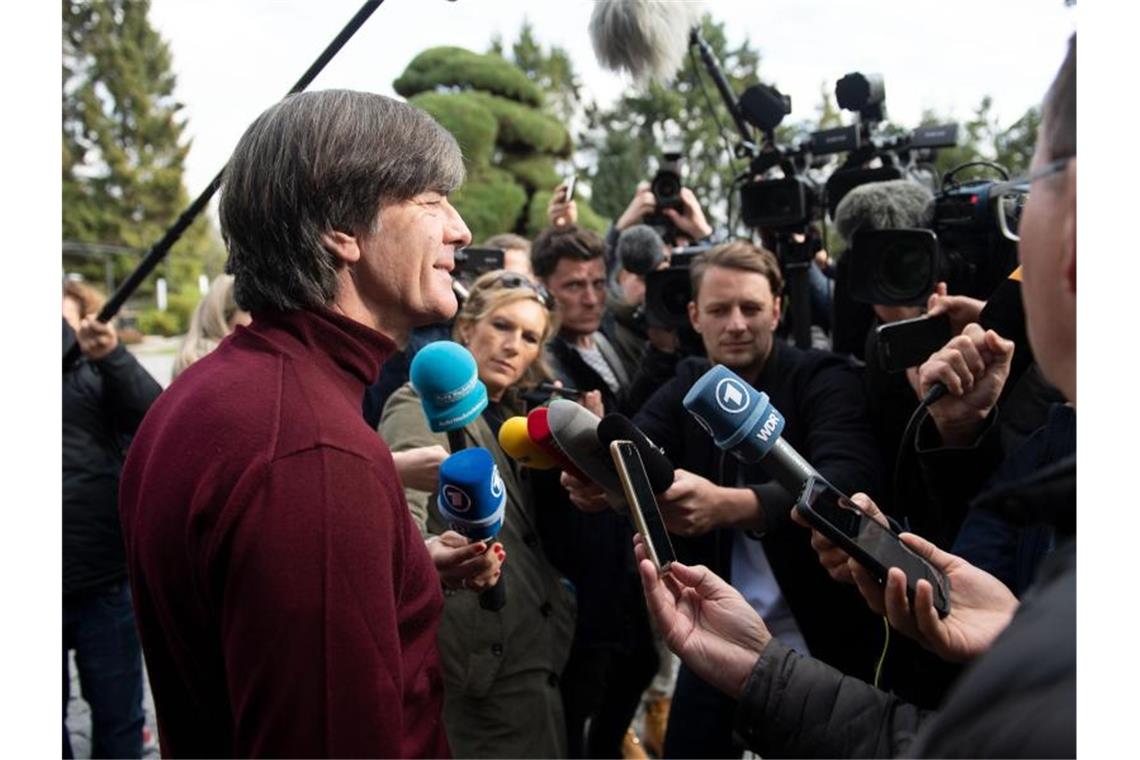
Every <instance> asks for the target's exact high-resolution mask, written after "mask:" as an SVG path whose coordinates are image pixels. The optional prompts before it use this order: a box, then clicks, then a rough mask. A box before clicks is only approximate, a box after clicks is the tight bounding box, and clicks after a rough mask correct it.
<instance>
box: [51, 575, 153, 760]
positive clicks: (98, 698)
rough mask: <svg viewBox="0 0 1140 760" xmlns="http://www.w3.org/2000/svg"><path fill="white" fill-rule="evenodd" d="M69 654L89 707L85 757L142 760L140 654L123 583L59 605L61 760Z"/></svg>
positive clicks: (66, 741) (66, 745)
mask: <svg viewBox="0 0 1140 760" xmlns="http://www.w3.org/2000/svg"><path fill="white" fill-rule="evenodd" d="M72 649H74V650H75V665H76V667H77V668H78V669H79V686H80V690H81V692H82V694H83V699H84V700H85V701H86V702H87V704H88V705H89V706H90V707H91V757H142V750H143V724H144V722H145V720H146V716H145V715H144V713H143V669H142V649H141V647H140V646H139V637H138V633H137V632H136V631H135V615H134V610H133V609H131V593H130V586H129V585H128V584H127V581H126V579H123V580H121V581H117V582H115V583H112V584H110V585H108V586H103V587H101V588H98V589H93V590H91V591H86V592H82V593H80V594H76V595H74V596H71V597H64V600H63V756H64V757H68V758H69V757H73V755H72V752H71V741H70V738H69V737H68V734H67V703H68V700H69V699H70V698H71V673H70V668H69V666H68V658H67V655H68V652H69V651H70V650H72Z"/></svg>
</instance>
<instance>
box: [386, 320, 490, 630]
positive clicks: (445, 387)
mask: <svg viewBox="0 0 1140 760" xmlns="http://www.w3.org/2000/svg"><path fill="white" fill-rule="evenodd" d="M408 375H409V379H410V380H411V383H412V387H413V388H415V390H416V393H417V394H419V397H420V404H421V405H422V407H423V410H424V416H425V417H426V418H427V421H428V427H430V428H431V431H432V432H433V433H447V445H448V447H449V448H450V449H451V456H449V457H448V458H447V459H445V460H443V462H442V463H441V464H440V466H439V497H438V499H437V507H438V508H439V512H440V515H441V516H442V517H443V519H444V521H446V522H447V523H448V525H450V526H451V528H452V530H455V531H456V532H457V533H459V534H461V535H464V536H466V537H467V538H468V539H469V540H471V541H483V540H489V539H493V538H494V537H495V536H497V535H498V534H499V530H500V529H501V528H502V526H503V517H504V513H505V510H506V504H507V495H506V489H505V488H504V486H503V479H502V477H501V476H500V475H499V470H498V468H497V467H496V466H495V462H494V459H493V457H492V456H491V452H489V451H487V450H486V449H484V448H472V449H468V448H466V446H467V443H466V441H465V440H464V437H463V429H464V428H465V427H467V426H468V425H470V424H471V423H472V422H474V421H475V419H476V418H478V416H479V415H480V414H482V412H483V410H484V409H486V408H487V387H486V386H485V385H483V383H482V381H480V380H479V367H478V365H477V364H476V362H475V357H474V356H472V355H471V352H470V351H468V350H467V349H466V348H464V347H463V346H461V345H459V344H458V343H454V342H452V341H449V340H439V341H435V342H434V343H429V344H427V345H426V346H424V347H423V348H422V349H420V350H419V351H418V352H417V353H416V355H415V356H414V357H413V358H412V364H411V367H410V368H409V371H408ZM505 580H506V576H505V575H500V576H499V582H498V583H496V584H495V585H494V586H492V587H491V588H489V589H487V590H486V591H484V592H483V593H482V594H480V595H479V606H481V607H482V608H483V609H486V610H492V611H494V610H500V609H502V608H503V605H504V604H506V586H505V583H504V581H505Z"/></svg>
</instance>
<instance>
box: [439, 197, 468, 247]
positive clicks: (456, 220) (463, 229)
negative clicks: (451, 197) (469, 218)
mask: <svg viewBox="0 0 1140 760" xmlns="http://www.w3.org/2000/svg"><path fill="white" fill-rule="evenodd" d="M444 202H445V203H447V208H448V210H449V211H450V212H451V214H450V218H449V219H448V220H447V224H446V225H445V227H444V234H446V235H447V239H446V240H445V241H444V242H445V243H448V244H449V245H454V246H455V247H456V248H463V247H464V246H468V245H471V230H469V229H467V223H466V222H465V221H463V217H461V216H460V215H459V211H457V210H456V208H455V207H454V206H452V205H451V202H450V201H444Z"/></svg>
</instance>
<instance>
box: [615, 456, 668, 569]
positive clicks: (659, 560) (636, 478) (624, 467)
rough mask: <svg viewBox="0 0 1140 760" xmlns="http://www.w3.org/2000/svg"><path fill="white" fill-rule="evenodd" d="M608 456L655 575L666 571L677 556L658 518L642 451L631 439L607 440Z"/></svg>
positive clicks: (657, 508)
mask: <svg viewBox="0 0 1140 760" xmlns="http://www.w3.org/2000/svg"><path fill="white" fill-rule="evenodd" d="M610 456H612V457H613V459H614V466H615V467H616V468H617V473H618V479H619V480H620V481H621V487H622V490H623V491H624V492H625V500H626V501H627V502H628V503H629V513H630V515H632V517H633V522H634V526H635V527H636V528H637V532H638V533H639V534H641V537H642V539H644V541H645V549H646V552H647V553H648V554H649V559H650V560H652V562H653V565H654V567H656V568H657V572H658V574H665V573H668V572H669V566H670V565H671V564H672V563H673V561H674V560H676V559H677V557H676V555H675V554H674V552H673V542H672V541H670V540H669V531H667V530H666V529H665V522H664V520H662V519H661V510H660V508H659V507H658V506H657V497H656V496H654V495H653V488H652V486H651V485H650V483H649V476H648V475H647V474H646V473H645V464H644V463H643V462H642V461H641V454H640V453H639V452H638V451H637V446H636V445H634V443H633V441H613V442H612V443H610Z"/></svg>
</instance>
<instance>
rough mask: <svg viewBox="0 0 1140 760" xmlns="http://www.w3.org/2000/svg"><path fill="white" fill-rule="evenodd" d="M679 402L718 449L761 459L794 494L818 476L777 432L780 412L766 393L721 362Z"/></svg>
mask: <svg viewBox="0 0 1140 760" xmlns="http://www.w3.org/2000/svg"><path fill="white" fill-rule="evenodd" d="M681 403H682V404H684V406H685V409H687V410H688V411H689V414H691V415H693V417H694V418H695V419H696V421H697V422H698V423H699V424H700V426H701V427H702V428H704V429H705V432H706V433H708V434H709V435H711V436H712V438H713V442H714V443H715V444H716V445H717V448H720V449H723V450H724V451H727V452H729V453H730V454H732V455H733V456H735V457H736V458H737V459H739V460H740V461H742V462H746V463H751V462H760V464H761V465H762V466H763V467H764V469H765V470H766V471H767V473H768V474H769V475H771V476H772V477H773V478H775V479H776V481H777V482H778V483H779V484H780V485H782V486H783V487H784V488H785V489H787V491H788V492H789V493H791V494H792V495H799V493H800V492H801V491H803V488H804V484H805V483H807V482H808V480H810V479H811V478H813V477H814V478H819V479H821V480H822V479H823V478H822V477H821V476H820V474H819V473H818V472H816V471H815V468H814V467H812V466H811V465H810V464H808V463H807V462H806V461H805V460H804V458H803V457H801V456H800V455H799V453H798V452H797V451H796V450H795V449H793V448H792V447H791V446H790V445H789V444H788V443H787V442H786V441H785V440H784V439H783V438H781V437H780V434H781V433H782V432H783V431H784V416H783V415H782V414H780V413H779V412H778V411H776V407H774V406H772V403H771V402H770V401H769V400H768V394H767V393H761V392H760V391H758V390H756V389H755V388H753V387H752V386H751V385H749V384H748V383H746V382H744V380H742V379H741V378H740V376H739V375H737V374H736V373H735V372H733V371H732V370H730V369H729V368H728V367H725V366H724V365H723V364H718V365H716V366H715V367H713V368H712V369H710V370H709V371H708V372H706V373H705V374H703V375H701V377H700V379H698V380H697V382H696V383H695V384H694V385H693V387H692V388H690V389H689V392H688V393H686V394H685V398H684V400H683V401H682V402H681Z"/></svg>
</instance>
